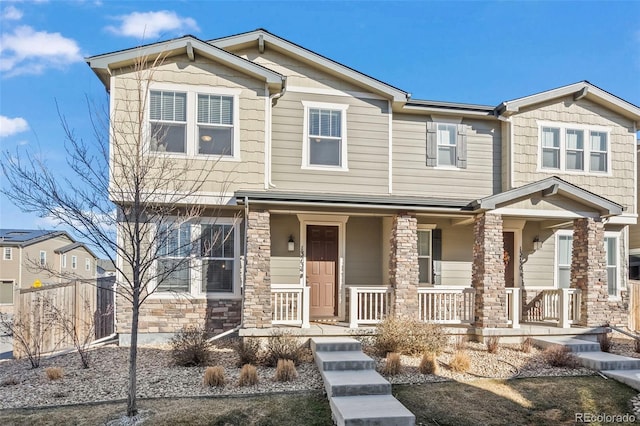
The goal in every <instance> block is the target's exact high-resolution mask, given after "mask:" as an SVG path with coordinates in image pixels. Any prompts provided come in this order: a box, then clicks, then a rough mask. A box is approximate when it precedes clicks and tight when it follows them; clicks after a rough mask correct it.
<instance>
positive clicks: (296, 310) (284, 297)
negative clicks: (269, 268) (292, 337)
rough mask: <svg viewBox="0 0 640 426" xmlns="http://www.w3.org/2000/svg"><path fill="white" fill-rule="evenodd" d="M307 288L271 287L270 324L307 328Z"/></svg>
mask: <svg viewBox="0 0 640 426" xmlns="http://www.w3.org/2000/svg"><path fill="white" fill-rule="evenodd" d="M308 300H309V287H290V286H283V285H274V284H272V285H271V308H272V315H271V323H272V324H284V325H299V326H301V327H302V328H308V327H309V303H308Z"/></svg>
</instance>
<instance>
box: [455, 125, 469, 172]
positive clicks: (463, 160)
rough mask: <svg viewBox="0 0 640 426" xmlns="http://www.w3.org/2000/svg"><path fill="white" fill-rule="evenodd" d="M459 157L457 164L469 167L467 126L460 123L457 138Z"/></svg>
mask: <svg viewBox="0 0 640 426" xmlns="http://www.w3.org/2000/svg"><path fill="white" fill-rule="evenodd" d="M456 145H457V146H456V148H457V151H458V159H457V162H456V163H457V164H456V166H457V167H459V168H461V169H466V168H467V126H465V125H464V124H458V137H457V140H456Z"/></svg>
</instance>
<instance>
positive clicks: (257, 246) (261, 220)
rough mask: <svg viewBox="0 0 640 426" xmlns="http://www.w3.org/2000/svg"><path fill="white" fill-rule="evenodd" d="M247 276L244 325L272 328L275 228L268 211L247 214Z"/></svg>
mask: <svg viewBox="0 0 640 426" xmlns="http://www.w3.org/2000/svg"><path fill="white" fill-rule="evenodd" d="M246 269H247V273H246V279H245V284H244V306H243V308H242V324H243V326H244V327H245V328H269V327H271V315H272V311H271V309H272V308H271V231H270V221H269V212H268V211H252V212H249V215H248V217H247V253H246Z"/></svg>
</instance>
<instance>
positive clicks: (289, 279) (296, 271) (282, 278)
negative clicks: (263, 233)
mask: <svg viewBox="0 0 640 426" xmlns="http://www.w3.org/2000/svg"><path fill="white" fill-rule="evenodd" d="M270 222H271V283H272V284H300V222H299V221H298V218H297V216H295V215H282V214H272V215H271V217H270ZM289 235H293V239H294V241H295V250H294V251H293V252H290V251H289V250H288V247H287V243H288V242H289Z"/></svg>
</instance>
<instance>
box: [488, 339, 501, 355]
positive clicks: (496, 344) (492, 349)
mask: <svg viewBox="0 0 640 426" xmlns="http://www.w3.org/2000/svg"><path fill="white" fill-rule="evenodd" d="M486 345H487V352H489V353H490V354H497V353H498V349H500V337H498V336H490V337H488V338H487V341H486Z"/></svg>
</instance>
